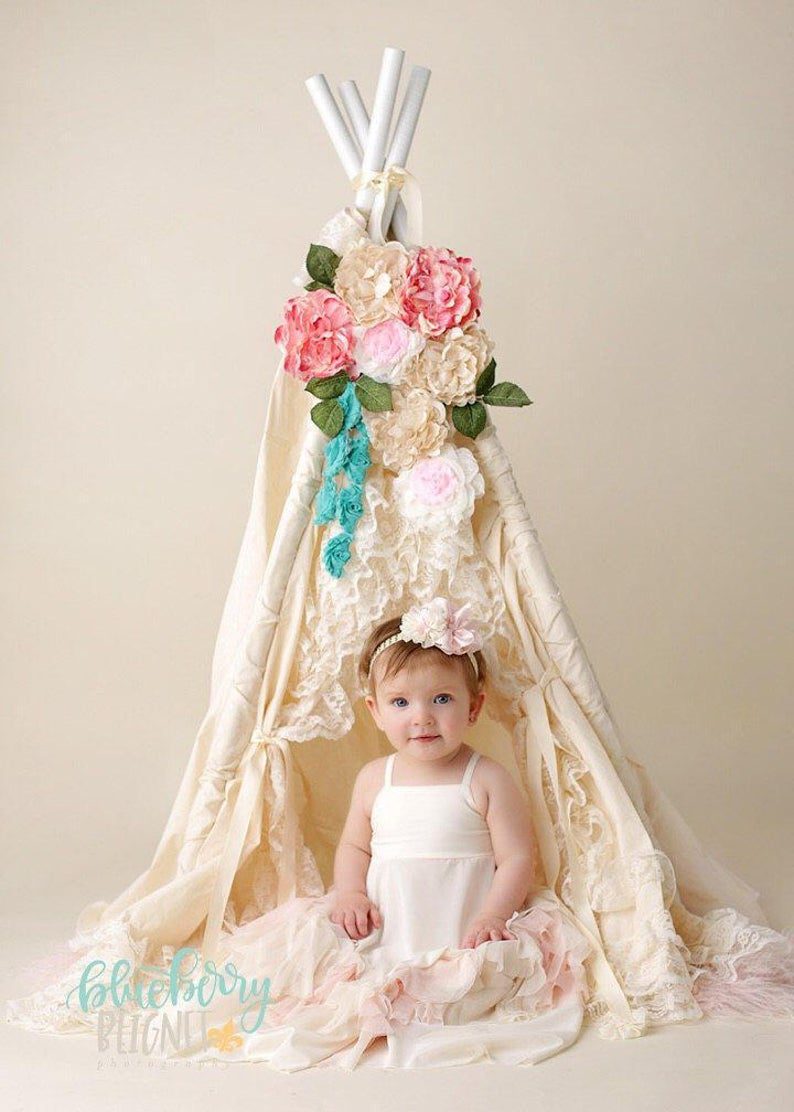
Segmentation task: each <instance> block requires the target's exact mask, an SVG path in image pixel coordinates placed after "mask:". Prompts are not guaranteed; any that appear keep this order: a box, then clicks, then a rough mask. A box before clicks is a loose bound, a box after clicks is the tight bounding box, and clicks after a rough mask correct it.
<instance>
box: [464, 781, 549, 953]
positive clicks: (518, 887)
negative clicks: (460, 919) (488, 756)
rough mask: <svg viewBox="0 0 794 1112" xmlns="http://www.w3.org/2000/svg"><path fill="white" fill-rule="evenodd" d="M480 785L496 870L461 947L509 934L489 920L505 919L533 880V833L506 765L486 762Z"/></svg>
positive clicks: (527, 815) (521, 900)
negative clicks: (485, 791)
mask: <svg viewBox="0 0 794 1112" xmlns="http://www.w3.org/2000/svg"><path fill="white" fill-rule="evenodd" d="M483 771H485V770H483ZM484 787H485V788H486V790H487V793H488V808H487V811H486V814H485V819H486V822H487V823H488V829H489V830H490V833H491V842H492V843H493V851H494V858H495V860H496V872H495V873H494V878H493V881H492V882H491V889H490V891H489V893H488V896H487V897H486V900H485V903H484V905H483V906H482V907H481V908H480V912H479V914H478V915H477V917H476V919H475V920H474V921H473V922H472V923H471V924H470V925H469V930H468V931H467V933H466V935H465V937H464V939H463V942H462V945H463V946H464V947H465V946H476V945H478V943H479V942H481V941H488V938H489V936H490V937H493V933H495V934H496V935H497V937H498V938H501V937H511V936H510V935H509V934H508V933H507V932H503V931H502V930H500V929H499V927H498V926H494V925H492V923H491V922H490V921H492V920H507V919H509V918H510V916H511V915H512V914H513V912H515V911H518V909H519V908H520V907H521V906H522V904H523V903H524V901H525V900H526V898H527V896H528V895H529V893H530V891H531V890H532V888H533V886H534V883H535V837H534V832H533V829H532V819H531V816H530V813H529V807H528V806H527V802H526V799H525V798H524V796H523V794H522V793H521V791H520V790H519V788H518V785H517V784H516V782H515V780H514V779H513V777H512V776H511V775H510V773H509V772H508V771H507V769H506V768H505V767H504V766H503V765H500V764H499V763H498V762H496V761H493V762H491V761H489V763H488V767H487V776H486V777H485V784H484ZM486 924H487V926H486ZM480 936H481V937H480Z"/></svg>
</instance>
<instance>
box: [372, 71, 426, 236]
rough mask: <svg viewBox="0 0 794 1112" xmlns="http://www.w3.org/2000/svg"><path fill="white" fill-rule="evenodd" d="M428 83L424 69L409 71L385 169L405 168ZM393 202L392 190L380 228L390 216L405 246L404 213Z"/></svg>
mask: <svg viewBox="0 0 794 1112" xmlns="http://www.w3.org/2000/svg"><path fill="white" fill-rule="evenodd" d="M429 81H430V70H429V69H427V67H426V66H414V67H413V69H412V70H411V76H410V79H409V81H408V87H407V88H406V90H405V96H404V97H403V102H402V107H401V108H400V114H399V116H398V117H397V123H396V124H395V125H394V134H393V136H392V141H391V146H390V147H389V153H388V155H387V157H386V168H388V167H389V166H405V164H406V163H407V161H408V154H409V152H410V150H411V144H412V143H413V140H414V135H415V134H416V125H417V123H418V121H419V113H420V112H421V111H422V104H423V103H424V99H425V93H426V92H427V85H428V82H429ZM397 198H398V194H397V191H396V190H395V189H392V190H390V191H389V196H388V197H387V198H386V204H385V207H384V210H383V227H384V228H388V226H389V223H390V222H391V221H392V214H393V217H394V219H393V222H394V230H395V233H396V234H397V238H398V239H399V240H400V241H401V242H402V243H405V242H406V239H407V236H408V220H407V213H406V211H405V206H404V205H403V204H402V203H401V204H400V207H399V209H395V204H396V202H397ZM411 246H414V245H413V244H412V245H411Z"/></svg>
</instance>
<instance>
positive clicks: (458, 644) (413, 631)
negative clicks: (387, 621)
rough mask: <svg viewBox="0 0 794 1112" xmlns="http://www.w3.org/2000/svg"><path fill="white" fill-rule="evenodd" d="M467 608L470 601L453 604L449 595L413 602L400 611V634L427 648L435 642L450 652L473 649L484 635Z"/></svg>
mask: <svg viewBox="0 0 794 1112" xmlns="http://www.w3.org/2000/svg"><path fill="white" fill-rule="evenodd" d="M470 610H471V603H470V602H466V603H464V604H463V606H458V607H455V606H454V605H453V603H452V600H451V599H448V598H443V597H440V596H439V597H437V598H434V599H431V601H430V602H427V603H424V604H423V605H418V606H412V607H411V608H410V610H406V612H405V613H404V614H403V617H402V621H401V622H400V637H401V639H402V640H403V641H414V642H415V643H416V644H417V645H422V647H423V648H426V649H429V648H431V647H433V646H435V647H436V648H439V649H441V651H442V652H445V653H447V654H449V655H451V656H462V655H463V654H464V653H473V652H476V651H477V650H478V649H481V648H482V646H483V637H482V633H481V631H480V629H479V626H478V624H477V623H476V622H474V621H473V620H472V618H471V617H470V615H469V611H470Z"/></svg>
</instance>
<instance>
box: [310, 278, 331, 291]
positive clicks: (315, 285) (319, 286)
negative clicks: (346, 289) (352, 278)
mask: <svg viewBox="0 0 794 1112" xmlns="http://www.w3.org/2000/svg"><path fill="white" fill-rule="evenodd" d="M303 288H304V289H305V290H309V291H311V290H330V289H333V286H326V284H325V283H324V282H315V281H314V279H312V281H311V282H309V283H308V284H307V285H305V286H304V287H303Z"/></svg>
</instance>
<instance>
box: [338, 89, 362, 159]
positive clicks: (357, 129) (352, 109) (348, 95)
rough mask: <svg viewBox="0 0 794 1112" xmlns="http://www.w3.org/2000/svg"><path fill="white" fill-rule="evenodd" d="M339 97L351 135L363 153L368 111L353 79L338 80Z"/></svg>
mask: <svg viewBox="0 0 794 1112" xmlns="http://www.w3.org/2000/svg"><path fill="white" fill-rule="evenodd" d="M339 99H340V100H341V102H342V105H343V107H344V110H345V112H347V118H348V120H350V126H351V127H352V129H353V135H354V136H355V138H356V142H357V143H358V145H359V148H360V149H361V152H362V154H363V152H364V146H365V144H366V142H367V132H368V131H369V112H367V109H366V107H365V105H364V101H363V100H362V99H361V93H360V92H359V91H358V85H356V83H355V81H342V82H340V84H339Z"/></svg>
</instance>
